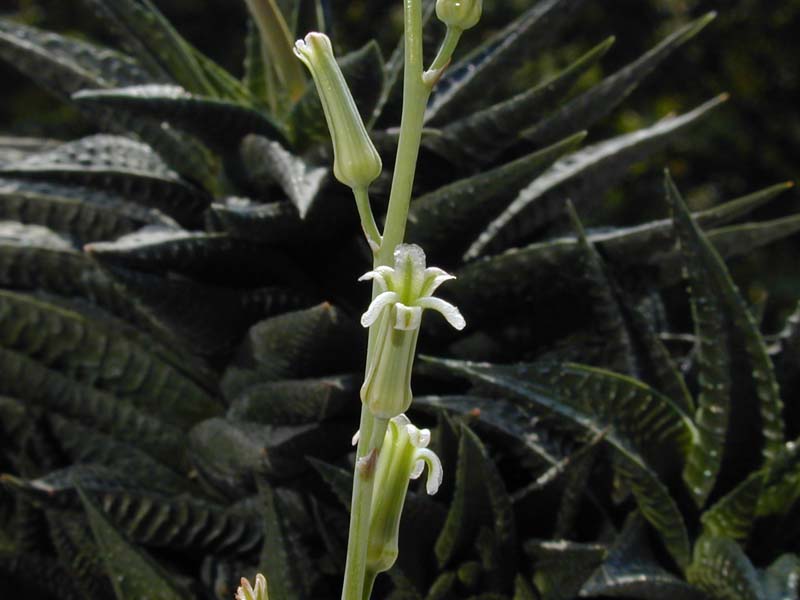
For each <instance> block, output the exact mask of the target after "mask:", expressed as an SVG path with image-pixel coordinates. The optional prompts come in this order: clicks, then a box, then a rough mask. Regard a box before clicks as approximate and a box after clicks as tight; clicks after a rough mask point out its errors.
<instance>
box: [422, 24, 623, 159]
mask: <svg viewBox="0 0 800 600" xmlns="http://www.w3.org/2000/svg"><path fill="white" fill-rule="evenodd" d="M613 43H614V38H609V39H607V40H606V41H604V42H603V43H601V44H600V45H598V46H597V47H595V48H593V49H592V50H590V51H589V52H587V53H586V54H585V55H584V56H582V57H581V58H579V59H578V60H576V61H575V62H574V63H572V64H571V65H569V66H568V67H567V68H566V69H564V70H563V71H561V72H560V73H558V74H557V75H555V76H553V77H552V78H550V79H549V80H547V81H545V82H544V83H542V84H540V85H537V86H536V87H534V88H532V89H531V90H528V91H525V92H522V93H520V94H518V95H516V96H514V97H512V98H509V99H508V100H505V101H503V102H499V103H497V104H494V105H492V106H490V107H488V108H485V109H483V110H480V111H478V112H475V113H473V114H471V115H469V116H467V117H464V118H463V119H459V120H457V121H455V122H453V123H448V124H447V125H445V126H443V127H441V128H440V129H439V132H438V133H437V135H435V136H429V137H425V138H423V143H424V144H425V145H426V146H427V147H429V148H431V149H432V150H434V151H435V152H437V153H438V154H441V155H442V156H444V157H446V158H447V159H448V160H450V161H451V162H453V163H456V164H463V163H471V164H477V165H482V164H486V163H488V162H490V161H491V160H492V159H493V158H495V157H496V156H497V155H498V154H499V153H500V152H502V151H503V150H505V149H507V148H509V147H511V146H512V145H514V143H515V142H516V141H517V140H518V138H519V134H520V131H523V130H524V129H526V128H527V127H529V126H530V125H531V124H532V123H535V122H537V121H538V120H539V119H540V118H542V116H543V115H544V114H545V113H546V111H549V110H552V109H553V106H554V105H555V103H556V102H557V101H558V100H559V99H561V98H562V97H563V96H564V95H566V93H567V92H568V91H569V90H570V88H571V87H572V86H573V85H574V84H575V83H576V82H577V81H578V80H579V79H580V77H581V76H582V75H583V74H584V73H586V71H587V70H589V69H590V68H592V67H593V66H594V65H595V64H596V63H597V62H598V61H599V60H600V59H601V58H602V57H603V56H604V55H605V53H606V52H607V51H608V49H609V48H610V47H611V45H612V44H613ZM575 130H576V128H573V129H572V130H571V131H573V132H574V131H575Z"/></svg>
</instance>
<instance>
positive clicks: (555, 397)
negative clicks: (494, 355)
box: [427, 359, 692, 566]
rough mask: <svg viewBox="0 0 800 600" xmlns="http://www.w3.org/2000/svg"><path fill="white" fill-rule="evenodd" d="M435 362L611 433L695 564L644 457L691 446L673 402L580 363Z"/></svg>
mask: <svg viewBox="0 0 800 600" xmlns="http://www.w3.org/2000/svg"><path fill="white" fill-rule="evenodd" d="M427 360H428V361H429V362H433V363H434V364H435V365H438V366H441V367H442V368H444V369H446V370H448V371H450V372H452V373H455V374H460V375H462V376H465V377H468V378H470V379H472V380H473V381H476V382H479V383H481V384H482V385H485V386H488V387H490V388H492V389H495V390H496V391H498V392H500V393H503V394H507V395H508V397H509V398H513V399H516V400H518V401H520V402H521V403H523V405H524V406H526V407H528V408H531V409H534V410H536V411H541V410H544V411H546V412H547V413H550V414H554V415H556V416H558V417H560V418H562V419H563V420H564V421H565V422H567V423H570V424H572V425H573V426H575V427H577V428H579V429H581V430H583V431H585V432H587V433H590V434H592V435H597V434H598V433H600V432H605V439H606V440H607V441H608V442H609V443H610V444H611V445H612V446H613V447H614V449H615V450H617V457H618V461H617V464H616V466H617V471H618V473H619V474H620V475H621V476H622V477H623V479H624V480H625V481H626V483H627V484H628V485H629V486H630V488H631V491H632V492H633V494H634V496H635V497H636V501H637V503H638V504H639V508H640V510H641V511H642V514H643V515H644V516H645V518H647V520H648V521H649V522H650V523H651V524H652V525H653V527H655V528H656V530H658V532H659V533H660V534H661V536H662V538H663V539H664V543H665V545H666V546H667V548H668V550H669V551H670V553H671V554H672V556H673V558H674V559H675V561H676V562H677V563H678V565H681V566H685V565H687V564H688V563H689V554H690V550H689V539H688V533H687V531H686V525H685V524H684V521H683V517H682V515H681V513H680V511H679V510H678V507H677V505H676V504H675V501H674V500H673V499H672V497H671V496H670V494H669V491H668V490H667V488H666V487H665V486H664V484H663V483H661V482H660V481H659V479H658V476H657V474H656V473H655V472H654V471H653V470H652V469H651V468H650V467H648V465H647V463H646V462H645V460H644V458H643V457H642V455H645V456H646V455H648V454H651V453H655V452H656V448H658V447H661V448H663V449H672V450H673V451H675V450H676V449H678V450H683V449H684V448H685V446H686V444H687V441H688V439H687V438H688V437H689V435H690V433H691V432H692V427H691V423H690V422H689V420H688V418H687V417H686V416H685V415H682V414H681V413H680V412H679V411H678V410H677V408H676V407H675V406H674V405H673V404H672V403H671V402H670V401H669V400H668V399H666V398H664V397H663V396H661V395H660V394H658V393H657V392H655V391H654V390H652V389H650V388H648V387H647V386H645V385H644V384H642V383H640V382H637V381H634V380H632V379H629V378H626V377H623V376H620V375H617V374H614V373H609V372H605V371H601V370H599V369H592V368H589V367H583V366H580V365H561V366H553V365H516V366H504V365H489V364H480V363H469V362H461V361H453V360H441V359H436V360H434V359H427ZM637 415H639V416H637ZM681 454H682V453H679V454H678V457H681Z"/></svg>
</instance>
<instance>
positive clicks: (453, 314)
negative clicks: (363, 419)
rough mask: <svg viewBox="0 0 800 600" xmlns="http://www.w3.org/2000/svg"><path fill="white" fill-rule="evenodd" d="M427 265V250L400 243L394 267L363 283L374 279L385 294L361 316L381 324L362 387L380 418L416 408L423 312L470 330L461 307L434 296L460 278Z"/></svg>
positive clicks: (369, 322)
mask: <svg viewBox="0 0 800 600" xmlns="http://www.w3.org/2000/svg"><path fill="white" fill-rule="evenodd" d="M425 263H426V261H425V252H423V250H422V248H420V247H419V246H417V245H416V244H400V245H399V246H397V248H396V249H395V251H394V267H393V268H392V267H388V266H382V267H378V268H377V269H375V270H374V271H369V272H368V273H366V274H364V275H363V276H362V277H361V278H360V279H359V281H367V280H374V281H375V282H376V283H377V285H378V287H379V289H380V290H381V293H380V294H379V295H378V296H377V297H376V298H375V299H374V300H373V301H372V303H371V304H370V305H369V308H367V311H366V312H365V313H364V314H363V315H362V316H361V325H363V326H364V327H371V326H372V325H373V324H375V323H377V328H378V329H377V334H376V338H375V340H376V350H375V353H374V355H373V356H372V357H371V358H370V364H369V365H367V374H366V377H365V379H364V385H363V386H362V387H361V401H362V402H364V403H365V404H367V406H368V407H369V409H370V412H372V414H373V415H374V416H376V417H380V418H384V419H391V418H392V417H395V416H397V415H399V414H400V413H403V412H405V411H406V410H408V407H409V406H410V405H411V398H412V396H411V369H412V367H413V363H414V354H415V352H416V347H417V337H418V336H419V326H420V323H421V322H422V312H423V310H425V309H428V308H430V309H433V310H435V311H437V312H439V313H441V314H442V315H443V316H444V318H445V319H446V320H447V322H448V323H450V325H452V326H453V327H455V328H456V329H458V330H461V329H463V328H464V327H465V326H466V321H464V317H463V316H461V313H460V312H459V310H458V309H457V308H456V307H455V306H453V305H452V304H450V303H449V302H446V301H444V300H442V299H441V298H435V297H434V296H433V292H435V291H436V289H437V288H438V287H439V286H440V285H441V284H442V283H444V282H445V281H448V280H450V279H455V278H454V277H453V276H452V275H449V274H448V273H445V272H444V271H443V270H442V269H438V268H436V267H426V266H425Z"/></svg>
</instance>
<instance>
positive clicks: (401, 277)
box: [392, 244, 425, 298]
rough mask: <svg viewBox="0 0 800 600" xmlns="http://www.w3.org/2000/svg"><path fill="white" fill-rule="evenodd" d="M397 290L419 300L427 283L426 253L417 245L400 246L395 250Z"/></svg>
mask: <svg viewBox="0 0 800 600" xmlns="http://www.w3.org/2000/svg"><path fill="white" fill-rule="evenodd" d="M392 280H393V282H394V288H393V289H395V290H398V291H401V293H402V294H403V295H404V296H406V297H408V298H417V297H419V296H420V292H421V291H422V285H423V283H425V252H424V251H423V250H422V248H420V247H419V246H417V245H416V244H400V245H398V246H397V248H395V250H394V276H393V277H392Z"/></svg>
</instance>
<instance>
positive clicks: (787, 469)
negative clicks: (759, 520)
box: [757, 440, 800, 517]
mask: <svg viewBox="0 0 800 600" xmlns="http://www.w3.org/2000/svg"><path fill="white" fill-rule="evenodd" d="M764 471H765V479H764V489H763V490H762V493H761V498H759V500H758V508H757V514H758V516H759V517H767V516H775V515H785V514H787V513H789V511H791V510H792V508H793V507H794V505H795V503H796V502H797V500H798V498H800V440H794V441H791V442H789V443H787V444H786V445H785V447H784V448H783V449H782V450H781V452H779V453H778V454H777V455H776V456H775V458H773V459H772V460H771V461H769V462H768V464H767V466H766V467H765V468H764Z"/></svg>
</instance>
